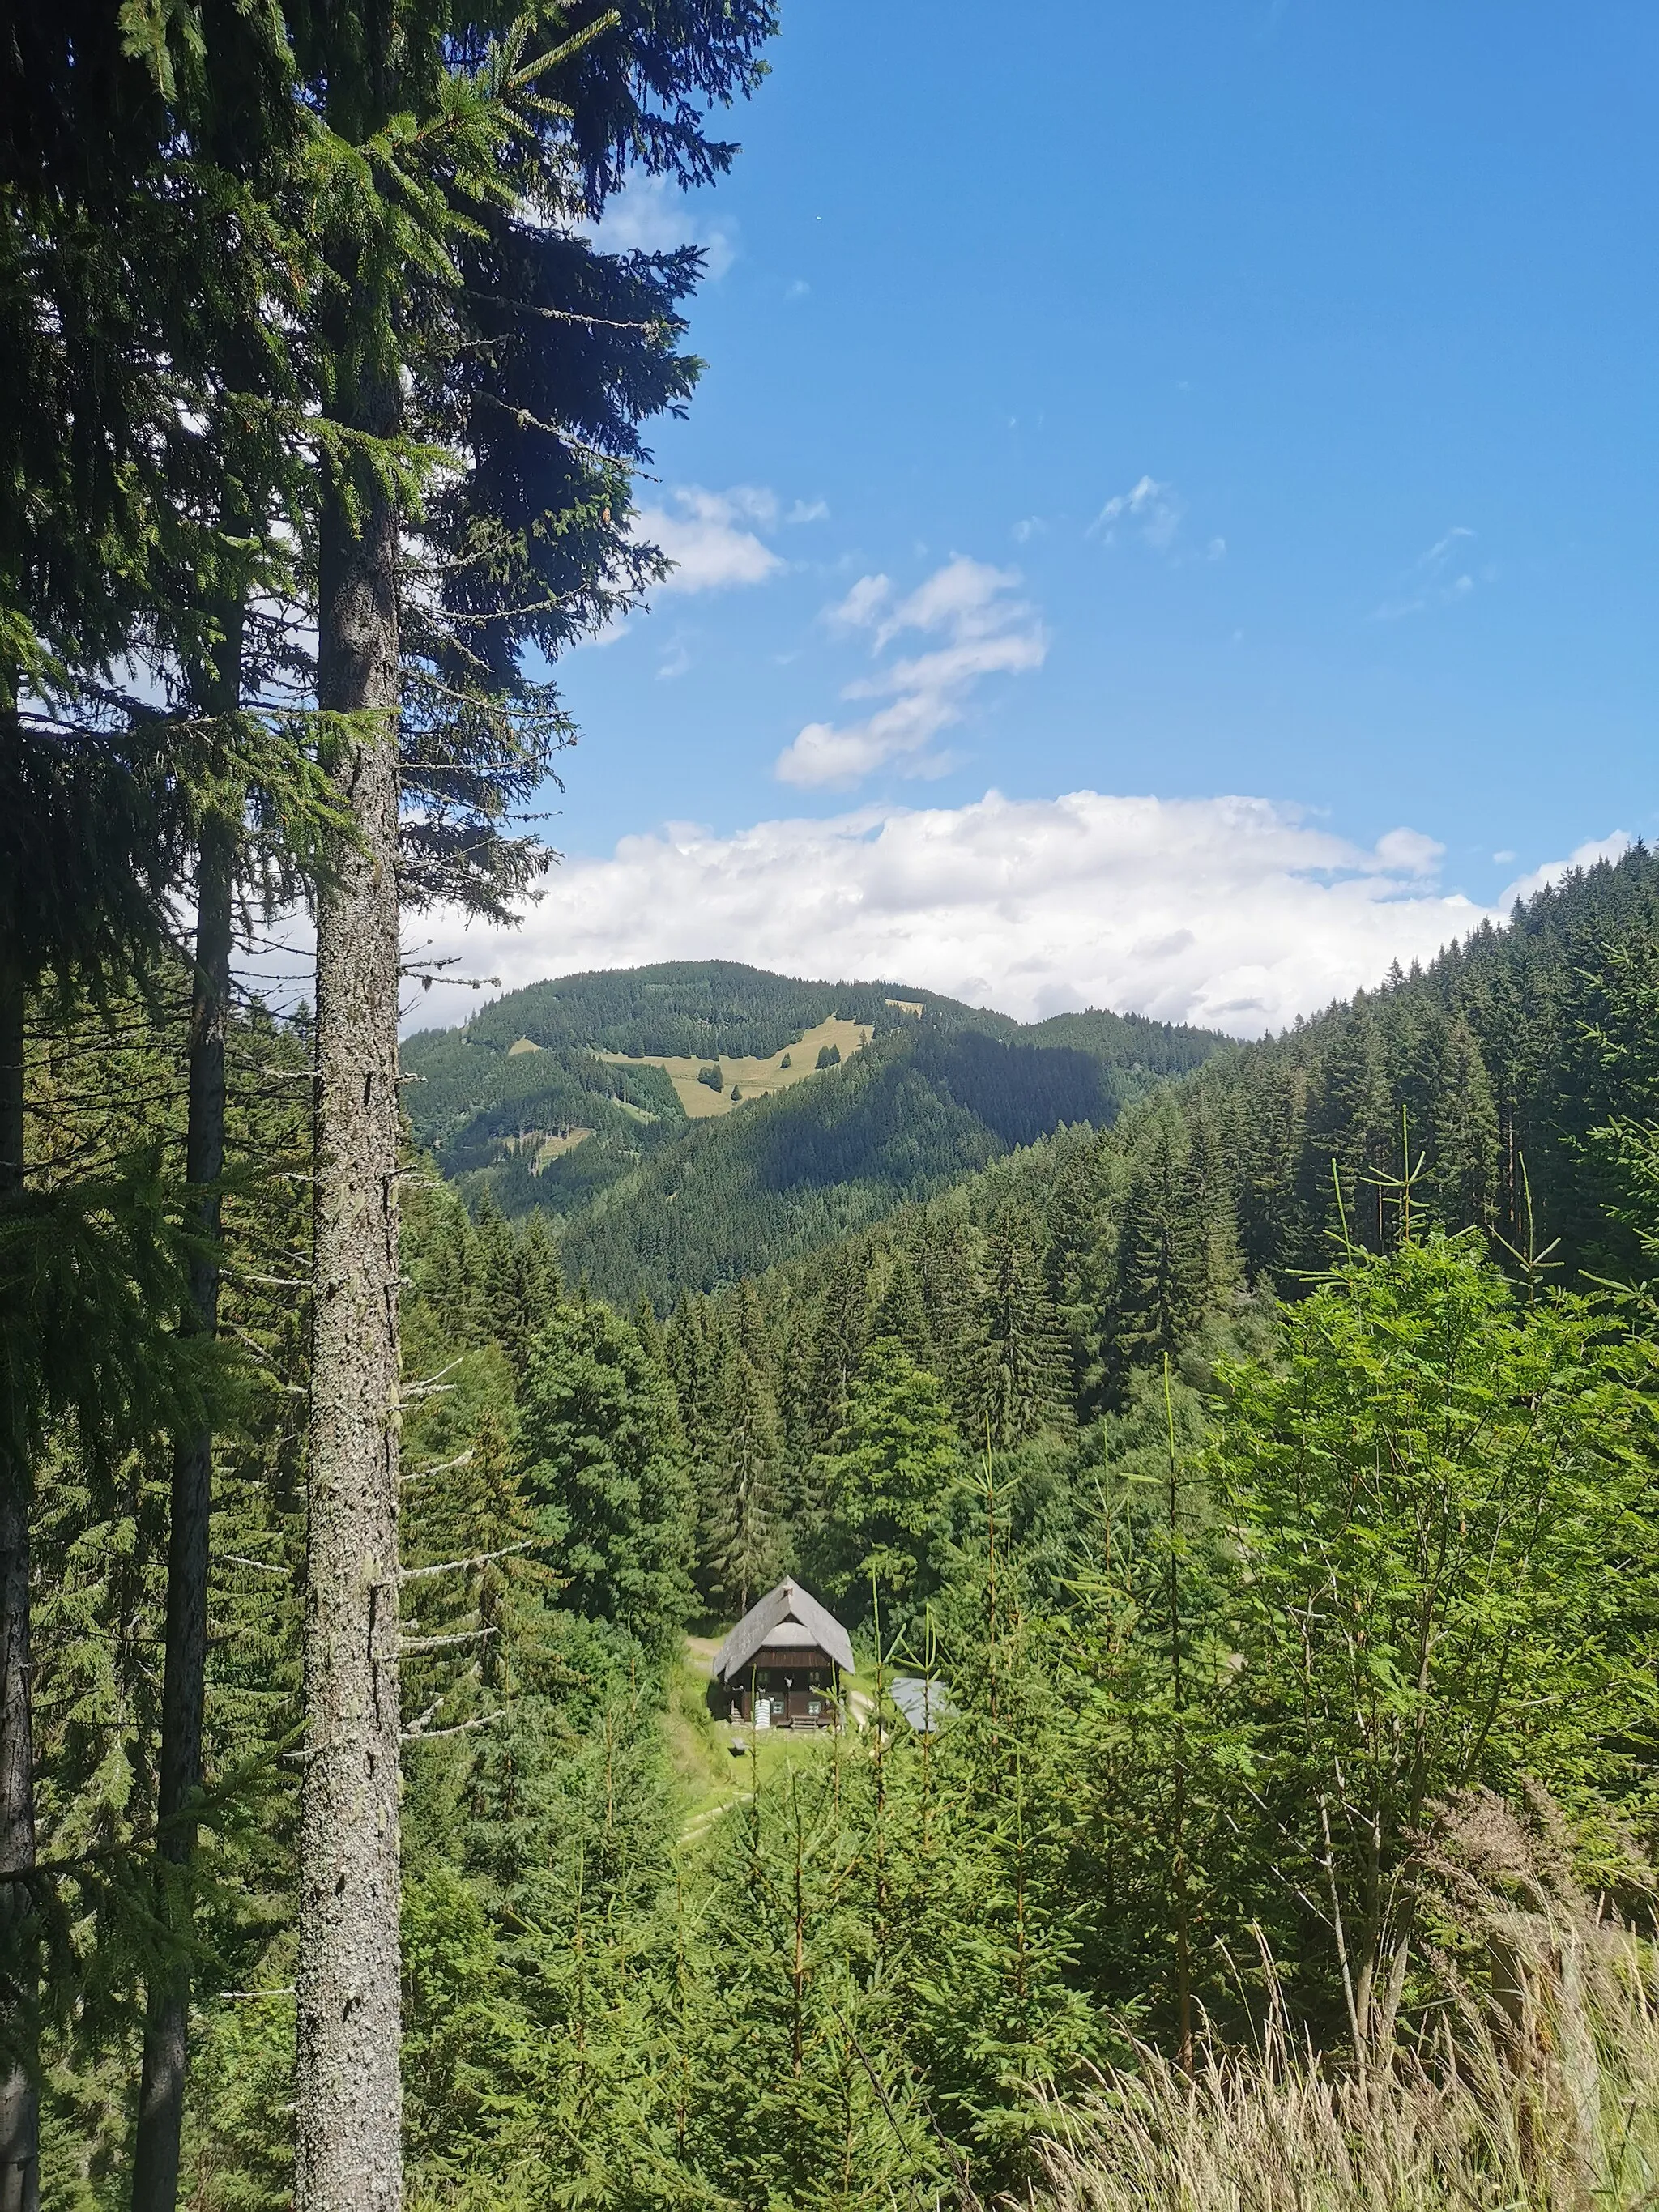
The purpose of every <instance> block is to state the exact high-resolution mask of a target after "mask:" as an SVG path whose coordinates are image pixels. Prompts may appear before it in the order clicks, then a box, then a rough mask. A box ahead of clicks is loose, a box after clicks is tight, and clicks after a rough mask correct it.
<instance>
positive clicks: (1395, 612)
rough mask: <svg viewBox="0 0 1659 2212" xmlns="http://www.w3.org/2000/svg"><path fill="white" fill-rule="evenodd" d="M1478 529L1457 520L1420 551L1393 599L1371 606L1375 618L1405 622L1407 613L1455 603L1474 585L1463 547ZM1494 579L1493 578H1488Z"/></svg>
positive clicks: (1471, 589)
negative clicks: (1473, 529)
mask: <svg viewBox="0 0 1659 2212" xmlns="http://www.w3.org/2000/svg"><path fill="white" fill-rule="evenodd" d="M1466 538H1474V531H1472V530H1470V529H1468V527H1466V526H1465V525H1464V524H1462V523H1461V522H1459V523H1454V524H1453V526H1452V527H1451V528H1450V529H1449V531H1447V532H1446V533H1445V534H1444V536H1443V537H1441V538H1437V539H1436V540H1435V542H1434V544H1432V545H1431V546H1430V547H1429V549H1428V550H1427V551H1426V552H1425V553H1419V555H1418V556H1417V558H1416V560H1415V561H1413V563H1412V565H1411V568H1409V569H1408V570H1407V574H1406V575H1405V577H1404V578H1403V579H1402V580H1401V584H1400V586H1399V588H1398V590H1397V592H1396V593H1395V596H1394V597H1393V598H1392V599H1384V600H1383V601H1382V603H1381V604H1380V605H1377V606H1375V607H1373V608H1372V609H1371V620H1372V621H1373V622H1401V621H1403V620H1404V618H1405V617H1407V615H1420V614H1426V613H1427V612H1428V611H1429V609H1430V608H1431V607H1450V606H1455V605H1456V604H1457V602H1458V601H1459V600H1460V599H1468V596H1469V594H1470V592H1473V591H1474V576H1473V575H1471V574H1470V573H1469V571H1468V569H1467V568H1464V567H1463V565H1462V562H1463V555H1462V544H1463V542H1464V540H1465V539H1466ZM1488 580H1490V579H1488Z"/></svg>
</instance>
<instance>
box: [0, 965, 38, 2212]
mask: <svg viewBox="0 0 1659 2212" xmlns="http://www.w3.org/2000/svg"><path fill="white" fill-rule="evenodd" d="M26 1003H27V1000H26V994H25V991H24V987H23V978H22V976H21V974H20V973H19V971H18V969H16V967H15V964H14V963H12V962H11V961H10V960H9V959H8V958H7V957H6V954H5V951H4V948H3V947H0V1206H4V1205H5V1204H6V1203H7V1202H8V1201H9V1200H15V1199H16V1198H17V1197H18V1196H19V1195H20V1194H21V1191H22V1188H23V1163H24V1130H23V1030H24V1012H25V1006H26ZM16 1448H17V1440H16V1439H15V1437H3V1436H0V1945H3V1947H4V1950H5V1952H6V1953H7V1954H10V1955H9V1957H8V1959H7V1965H8V1966H9V1968H12V1969H13V1971H15V1982H14V1984H13V1986H12V1988H11V1989H10V1990H9V1991H8V2009H9V2011H10V2013H11V2021H10V2029H11V2033H10V2034H9V2037H8V2040H9V2041H10V2042H13V2043H14V2044H15V2045H16V2046H17V2048H16V2053H15V2057H13V2059H12V2061H11V2063H9V2064H0V2212H38V2207H39V2205H40V2103H39V2098H38V2095H37V2092H36V2089H35V2070H36V2069H35V2067H34V2065H33V2038H34V2034H35V2015H36V2008H37V2006H38V2002H39V1992H38V1990H37V1988H36V1985H35V1976H34V1970H33V1965H32V1963H31V1955H32V1947H31V1944H30V1941H29V1935H28V1930H27V1922H28V1920H29V1917H30V1914H31V1912H32V1910H33V1899H31V1897H30V1895H29V1889H28V1884H27V1881H20V1880H18V1879H17V1877H18V1876H19V1875H28V1874H29V1873H31V1872H32V1871H33V1866H34V1723H33V1674H32V1668H31V1662H30V1655H29V1480H28V1469H27V1468H26V1467H24V1466H22V1465H21V1463H20V1462H18V1460H17V1459H16V1456H15V1452H16ZM7 1877H10V1878H9V1879H8V1878H7ZM14 1962H15V1964H14Z"/></svg>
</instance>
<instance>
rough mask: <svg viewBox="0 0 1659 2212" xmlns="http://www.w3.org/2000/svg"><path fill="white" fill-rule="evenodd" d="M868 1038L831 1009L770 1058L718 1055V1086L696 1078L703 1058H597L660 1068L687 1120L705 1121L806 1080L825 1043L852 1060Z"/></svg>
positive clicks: (858, 1024) (865, 1029)
mask: <svg viewBox="0 0 1659 2212" xmlns="http://www.w3.org/2000/svg"><path fill="white" fill-rule="evenodd" d="M869 1040H870V1030H869V1027H868V1025H867V1024H865V1023H862V1022H848V1021H842V1018H840V1016H839V1015H836V1014H832V1015H831V1016H830V1018H829V1020H828V1021H824V1022H820V1023H819V1024H818V1025H817V1028H816V1029H811V1030H805V1031H804V1032H803V1033H802V1035H801V1036H799V1037H797V1038H796V1040H795V1042H793V1044H788V1045H785V1046H784V1047H783V1048H782V1049H781V1051H779V1052H775V1053H774V1054H772V1056H771V1057H770V1059H769V1060H745V1059H738V1058H731V1057H727V1056H725V1055H722V1057H721V1059H720V1073H721V1075H722V1077H723V1078H724V1080H723V1081H722V1083H721V1085H720V1089H719V1090H718V1091H715V1090H713V1089H711V1088H710V1086H709V1085H708V1084H706V1083H699V1082H698V1080H697V1075H698V1072H699V1070H700V1069H702V1068H704V1067H707V1066H709V1065H710V1064H711V1063H710V1062H709V1061H708V1060H694V1059H676V1058H673V1057H671V1056H670V1057H666V1058H663V1059H653V1058H652V1057H651V1056H650V1055H648V1054H647V1055H642V1056H641V1057H637V1058H636V1057H635V1056H633V1055H631V1054H628V1053H625V1052H602V1053H599V1054H596V1055H595V1057H596V1058H598V1059H599V1060H609V1061H610V1062H611V1065H612V1066H615V1067H659V1068H661V1070H662V1071H663V1073H664V1074H665V1075H666V1076H667V1078H668V1079H669V1081H670V1082H671V1084H672V1085H673V1086H674V1090H675V1092H676V1094H677V1096H678V1098H679V1102H680V1103H681V1105H682V1106H684V1109H685V1112H686V1117H687V1119H688V1120H689V1121H711V1120H713V1119H714V1118H715V1117H716V1116H718V1115H721V1114H729V1113H731V1112H732V1109H733V1108H734V1107H736V1106H739V1105H742V1104H744V1103H746V1102H747V1101H748V1100H749V1099H750V1098H766V1097H770V1096H771V1094H772V1092H773V1091H788V1090H790V1089H791V1088H793V1085H795V1084H797V1083H804V1082H805V1080H806V1079H807V1078H808V1077H809V1076H811V1075H813V1074H815V1073H817V1057H818V1054H819V1052H820V1050H821V1049H822V1048H823V1046H825V1045H827V1044H832V1045H834V1046H835V1047H836V1049H837V1050H838V1051H839V1052H840V1054H841V1056H842V1059H843V1060H850V1059H851V1057H852V1055H853V1054H854V1053H855V1052H857V1051H858V1050H860V1048H861V1047H862V1046H864V1045H866V1044H867V1043H868V1042H869ZM785 1060H787V1061H788V1062H789V1065H788V1066H787V1067H786V1066H784V1065H783V1063H784V1061H785ZM734 1085H735V1086H736V1088H737V1090H738V1092H739V1093H740V1096H739V1097H737V1098H734V1097H732V1088H733V1086H734Z"/></svg>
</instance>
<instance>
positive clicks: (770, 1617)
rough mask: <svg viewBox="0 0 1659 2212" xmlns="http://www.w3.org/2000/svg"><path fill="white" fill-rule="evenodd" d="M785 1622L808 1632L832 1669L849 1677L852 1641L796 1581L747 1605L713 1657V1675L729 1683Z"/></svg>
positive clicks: (782, 1585)
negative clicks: (836, 1669) (844, 1670)
mask: <svg viewBox="0 0 1659 2212" xmlns="http://www.w3.org/2000/svg"><path fill="white" fill-rule="evenodd" d="M786 1622H794V1623H797V1624H798V1625H799V1626H800V1627H802V1628H805V1629H809V1630H810V1631H811V1635H812V1640H813V1642H814V1643H815V1644H817V1646H818V1648H819V1650H823V1651H827V1652H828V1653H829V1656H830V1657H831V1658H832V1659H833V1660H834V1661H835V1662H836V1666H838V1667H842V1668H845V1669H846V1670H847V1672H848V1674H851V1673H852V1672H853V1640H852V1638H851V1637H849V1636H848V1633H847V1631H846V1630H845V1629H844V1628H843V1627H842V1625H841V1623H840V1621H838V1620H836V1616H835V1614H834V1613H831V1612H829V1610H828V1609H827V1607H823V1606H821V1605H820V1604H819V1603H818V1601H817V1598H815V1597H814V1596H813V1595H812V1593H811V1590H805V1589H802V1588H801V1586H800V1584H799V1583H798V1582H793V1581H788V1580H786V1581H783V1582H781V1583H779V1584H778V1586H777V1588H776V1589H771V1590H768V1591H767V1593H766V1595H765V1596H764V1597H763V1598H762V1599H761V1600H760V1601H759V1602H758V1603H757V1604H755V1605H751V1606H750V1608H749V1610H748V1612H747V1613H744V1616H743V1619H742V1620H740V1621H739V1622H738V1625H737V1626H736V1627H735V1628H734V1629H733V1630H732V1633H731V1634H730V1635H729V1636H728V1637H727V1638H726V1641H725V1643H724V1644H721V1646H720V1650H718V1651H717V1652H716V1653H715V1654H714V1673H715V1674H716V1675H717V1676H718V1677H719V1679H720V1680H721V1681H722V1682H729V1681H730V1680H732V1676H733V1675H734V1674H741V1673H742V1672H743V1670H744V1668H745V1667H746V1666H747V1665H748V1664H749V1662H750V1660H751V1659H752V1658H753V1657H754V1656H755V1654H756V1652H757V1651H760V1650H764V1649H765V1645H766V1640H767V1638H768V1637H769V1636H770V1634H771V1633H772V1632H773V1630H774V1629H776V1628H781V1627H782V1626H784V1624H785V1623H786Z"/></svg>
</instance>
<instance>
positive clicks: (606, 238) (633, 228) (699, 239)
mask: <svg viewBox="0 0 1659 2212" xmlns="http://www.w3.org/2000/svg"><path fill="white" fill-rule="evenodd" d="M593 242H594V244H595V245H596V246H599V247H601V248H602V249H603V250H604V251H605V252H606V253H632V252H641V253H671V252H673V250H674V248H675V247H676V246H701V247H702V252H703V271H704V274H705V275H706V276H708V277H709V278H711V279H712V280H713V281H714V283H719V281H720V278H721V277H722V276H725V274H726V270H728V269H729V268H730V267H731V266H732V263H733V262H734V261H735V260H736V259H737V258H738V246H737V228H736V226H735V224H732V223H731V222H715V221H714V217H713V216H712V213H711V211H710V210H708V209H707V208H703V207H700V206H699V205H698V204H697V203H696V200H694V199H692V198H690V197H688V196H687V194H686V193H684V192H683V191H680V190H679V188H678V185H672V184H671V183H670V182H669V180H668V179H667V178H666V177H640V176H636V177H634V178H631V179H629V182H628V183H627V184H626V185H623V189H622V190H621V191H619V192H617V193H614V194H613V195H612V197H611V199H610V200H609V202H608V203H607V204H606V206H605V216H604V218H603V220H602V221H601V222H600V223H599V228H598V230H597V231H596V232H595V233H594V239H593Z"/></svg>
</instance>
